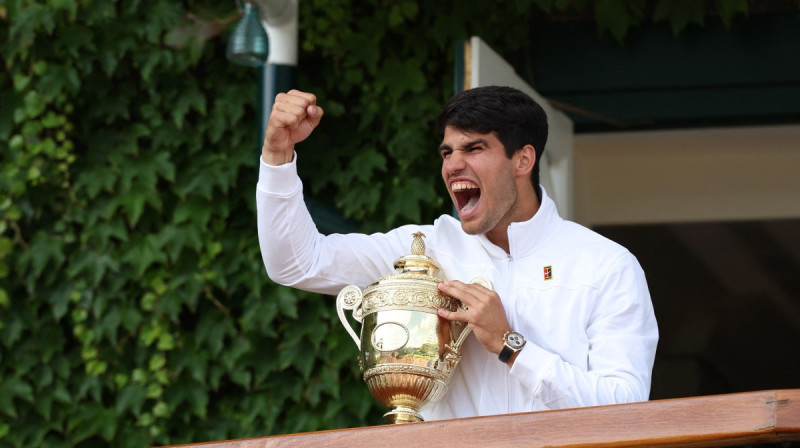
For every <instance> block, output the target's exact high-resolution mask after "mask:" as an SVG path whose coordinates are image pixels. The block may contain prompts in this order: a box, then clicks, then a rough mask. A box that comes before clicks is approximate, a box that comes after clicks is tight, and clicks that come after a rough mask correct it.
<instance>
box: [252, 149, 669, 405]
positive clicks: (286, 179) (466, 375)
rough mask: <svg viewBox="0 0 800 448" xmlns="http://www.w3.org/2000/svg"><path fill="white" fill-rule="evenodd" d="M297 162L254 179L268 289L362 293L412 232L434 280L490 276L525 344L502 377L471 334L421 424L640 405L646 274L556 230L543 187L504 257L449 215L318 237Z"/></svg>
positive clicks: (648, 342) (644, 392)
mask: <svg viewBox="0 0 800 448" xmlns="http://www.w3.org/2000/svg"><path fill="white" fill-rule="evenodd" d="M259 160H260V159H259ZM296 160H297V155H295V161H294V162H292V163H290V164H286V165H281V166H277V167H274V166H269V165H266V164H265V163H263V161H262V162H261V168H260V172H259V181H258V186H257V193H256V199H257V206H258V236H259V242H260V245H261V253H262V256H263V258H264V265H265V267H266V270H267V273H268V275H269V277H270V278H271V279H272V280H273V281H275V282H277V283H280V284H283V285H288V286H293V287H296V288H300V289H304V290H308V291H313V292H318V293H322V294H330V295H336V294H338V292H339V291H340V290H341V289H342V288H343V287H344V286H347V285H349V284H355V285H358V286H360V287H362V288H364V287H366V286H367V285H369V284H370V283H372V282H374V281H375V280H377V279H378V278H379V277H382V276H385V275H389V274H393V273H395V270H394V268H393V263H394V261H395V260H396V259H398V258H399V257H401V256H403V255H406V254H408V253H409V252H410V249H411V241H412V240H413V237H412V233H414V232H417V231H421V232H423V233H424V234H425V235H426V238H425V244H426V247H427V251H426V254H427V255H429V256H430V257H433V258H435V259H436V260H438V261H439V263H440V264H441V265H442V271H441V272H439V273H438V274H437V277H440V278H443V279H448V280H461V281H464V282H469V281H470V280H472V279H473V278H475V277H477V276H483V277H486V278H488V279H489V280H490V281H491V282H492V285H493V286H494V289H495V291H497V293H498V294H499V295H500V297H501V299H502V301H503V305H504V307H505V311H506V316H507V318H508V322H509V325H510V326H511V328H513V329H514V330H516V331H518V332H519V333H521V334H522V335H523V336H525V338H526V339H527V344H526V345H525V347H524V348H523V349H522V351H521V352H520V354H519V355H518V356H517V358H516V360H515V362H514V365H513V367H512V368H509V367H508V366H507V365H506V364H504V363H502V362H500V361H499V360H498V359H497V355H496V354H493V353H490V352H488V351H487V350H486V349H484V348H483V346H482V345H481V344H480V343H479V342H478V341H477V340H476V339H475V338H474V336H470V337H469V338H468V340H467V342H466V344H465V347H464V355H463V357H462V359H461V362H460V364H459V366H458V368H457V370H456V372H455V373H454V375H453V377H452V382H451V385H450V391H449V392H448V393H447V394H446V395H445V397H444V398H443V399H442V400H441V401H440V402H439V403H437V404H435V405H432V406H428V407H427V408H425V409H423V410H422V414H423V416H424V417H425V419H426V420H435V419H449V418H460V417H471V416H477V415H492V414H504V413H514V412H528V411H538V410H545V409H559V408H569V407H579V406H595V405H604V404H616V403H628V402H634V401H645V400H647V399H648V396H649V393H650V379H651V372H652V369H653V361H654V358H655V351H656V344H657V342H658V328H657V325H656V320H655V315H654V312H653V306H652V303H651V300H650V294H649V292H648V289H647V283H646V281H645V277H644V273H643V271H642V269H641V267H640V266H639V263H638V262H637V260H636V258H635V257H634V256H633V255H632V254H631V253H630V252H628V250H626V249H625V248H624V247H622V246H620V245H618V244H616V243H614V242H612V241H610V240H608V239H606V238H605V237H603V236H600V235H598V234H596V233H594V232H592V231H591V230H589V229H586V228H585V227H582V226H580V225H578V224H575V223H572V222H569V221H565V220H563V219H562V218H561V217H560V216H559V215H558V212H557V210H556V207H555V203H554V202H553V201H552V200H551V199H550V198H549V197H547V195H546V192H544V189H543V190H542V191H543V192H544V194H543V198H542V204H541V207H540V208H539V211H538V212H537V213H536V215H535V216H534V217H533V218H532V219H530V220H529V221H526V222H519V223H513V224H511V226H510V227H509V229H508V236H509V248H510V254H507V253H506V252H505V251H504V250H503V249H501V248H499V247H497V246H495V245H494V244H492V243H491V242H490V241H489V240H488V239H487V238H486V237H485V236H484V235H477V236H476V235H468V234H466V233H464V232H463V231H462V230H461V225H460V223H459V222H458V221H457V220H456V219H454V218H453V217H450V216H447V215H443V216H441V217H440V218H439V219H437V220H436V221H435V222H434V223H433V225H407V226H402V227H399V228H397V229H394V230H392V231H389V232H387V233H377V234H373V235H364V234H348V235H338V234H334V235H329V236H324V235H322V234H320V233H319V232H318V231H317V229H316V226H315V225H314V223H313V221H312V219H311V216H310V214H309V212H308V210H307V209H306V207H305V204H304V202H303V195H302V183H301V181H300V179H299V177H298V176H297V171H296ZM545 267H550V273H551V276H550V278H549V279H546V276H545V273H544V272H545ZM332 306H333V304H332ZM353 351H354V356H355V353H356V351H357V349H356V347H355V345H354V346H353Z"/></svg>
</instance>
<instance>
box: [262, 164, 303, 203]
mask: <svg viewBox="0 0 800 448" xmlns="http://www.w3.org/2000/svg"><path fill="white" fill-rule="evenodd" d="M258 163H259V169H258V186H257V188H258V190H259V191H261V192H262V193H265V194H268V195H270V196H290V195H293V194H295V193H296V192H297V191H298V190H302V189H303V184H302V182H301V181H300V177H299V176H298V175H297V153H294V156H293V157H292V161H291V162H289V163H285V164H283V165H277V166H274V165H269V164H267V163H265V162H264V160H263V159H262V158H261V156H260V155H259V156H258Z"/></svg>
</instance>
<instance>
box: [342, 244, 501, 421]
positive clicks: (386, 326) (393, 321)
mask: <svg viewBox="0 0 800 448" xmlns="http://www.w3.org/2000/svg"><path fill="white" fill-rule="evenodd" d="M424 236H425V235H423V234H422V233H419V232H418V233H415V234H414V241H413V242H412V244H411V254H410V255H406V256H404V257H401V258H399V259H398V260H396V261H395V262H394V267H395V269H401V270H402V271H401V272H400V273H397V274H395V275H389V276H386V277H381V278H380V279H378V281H376V282H375V283H373V284H371V285H369V286H367V287H366V288H365V289H364V291H363V293H362V291H361V288H359V287H358V286H355V285H349V286H346V287H345V288H344V289H342V290H341V291H340V292H339V295H338V296H337V297H336V311H337V312H338V313H339V319H340V320H341V321H342V324H343V325H344V327H345V328H346V329H347V332H348V333H350V336H351V337H352V338H353V341H355V343H356V346H358V349H359V352H360V354H359V357H358V364H359V367H360V368H361V372H362V373H363V374H364V381H365V382H366V383H367V387H368V388H369V391H370V393H371V394H372V396H373V397H374V398H375V399H376V400H377V401H378V402H380V403H381V404H383V405H384V406H386V407H389V408H391V409H392V410H391V411H389V412H388V413H386V414H385V415H384V418H385V419H386V420H387V421H388V422H390V423H409V422H419V421H422V420H423V419H422V416H421V415H420V414H419V410H420V408H421V407H422V406H424V405H426V404H429V403H435V402H437V401H439V400H440V399H441V398H442V397H443V396H444V394H445V393H446V392H447V389H448V388H449V386H450V377H451V376H452V374H453V372H454V371H455V368H456V366H457V365H458V361H459V360H460V359H461V347H462V345H463V343H464V341H465V340H466V338H467V336H469V334H470V333H471V332H472V328H471V327H470V326H469V325H468V324H465V323H463V322H457V321H448V320H446V319H442V318H441V317H439V316H438V315H437V314H436V311H437V310H438V309H439V308H445V309H448V310H450V311H457V310H464V309H465V308H464V307H463V305H462V304H461V302H460V301H458V300H456V299H454V298H452V297H448V296H446V295H444V294H442V293H440V292H439V290H438V288H437V286H436V285H437V284H439V283H441V282H442V280H441V279H438V278H436V277H434V276H433V275H434V274H435V273H436V271H438V270H439V269H440V268H441V267H440V266H439V263H438V262H436V260H434V259H433V258H431V257H428V256H426V255H425V243H424V242H423V240H422V238H423V237H424ZM472 283H477V284H480V285H483V286H485V287H487V288H489V289H491V283H490V282H489V281H488V280H486V279H484V278H481V277H479V278H477V279H474V280H472ZM345 310H350V311H351V313H352V316H353V318H354V319H355V320H357V321H358V322H361V338H358V337H357V336H356V332H355V331H354V330H353V328H352V327H351V326H350V323H349V322H348V321H347V318H346V317H345V314H344V311H345Z"/></svg>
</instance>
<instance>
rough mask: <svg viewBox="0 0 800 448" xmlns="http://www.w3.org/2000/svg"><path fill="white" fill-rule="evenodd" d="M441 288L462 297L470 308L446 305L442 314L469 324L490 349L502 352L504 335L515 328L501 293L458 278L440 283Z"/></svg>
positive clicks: (458, 297) (495, 352)
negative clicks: (449, 309)
mask: <svg viewBox="0 0 800 448" xmlns="http://www.w3.org/2000/svg"><path fill="white" fill-rule="evenodd" d="M439 291H440V292H441V293H443V294H445V295H448V296H450V297H452V298H454V299H458V300H460V301H461V303H463V304H464V306H466V307H467V308H468V309H467V310H466V311H448V310H446V309H443V308H442V309H439V316H440V317H443V318H445V319H447V320H459V321H462V322H467V323H469V324H470V325H472V332H473V333H475V337H476V338H477V339H478V341H479V342H480V343H481V344H483V346H484V347H485V348H486V350H489V352H491V353H494V354H499V353H500V351H501V350H502V349H503V335H504V334H505V333H506V332H507V331H510V330H511V327H510V326H509V325H508V319H506V312H505V309H504V308H503V302H502V301H500V296H499V295H497V293H496V292H494V291H492V290H491V289H487V288H485V287H483V286H481V285H478V284H475V283H469V284H467V283H462V282H460V281H458V280H452V281H447V282H443V283H439Z"/></svg>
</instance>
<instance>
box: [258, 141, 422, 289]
mask: <svg viewBox="0 0 800 448" xmlns="http://www.w3.org/2000/svg"><path fill="white" fill-rule="evenodd" d="M296 162H297V154H295V157H294V160H293V161H292V162H291V163H288V164H285V165H280V166H271V165H267V164H266V163H264V162H263V161H262V160H261V158H260V157H259V163H260V168H259V178H258V184H257V186H256V209H257V214H258V240H259V245H260V248H261V256H262V258H263V261H264V267H265V268H266V271H267V275H268V276H269V278H270V279H272V280H273V281H274V282H276V283H279V284H282V285H286V286H291V287H295V288H298V289H303V290H306V291H311V292H317V293H321V294H332V295H335V294H338V292H339V291H340V290H341V289H342V288H343V287H344V286H347V285H348V284H355V285H358V286H361V287H364V286H366V285H368V284H370V283H371V282H373V281H375V280H376V279H377V278H379V277H380V276H383V275H386V274H388V273H391V272H393V263H394V260H395V259H396V258H397V257H398V254H400V255H402V241H403V238H402V235H403V233H404V232H403V231H402V230H395V231H392V232H389V233H387V234H380V233H379V234H373V235H363V234H347V235H341V234H333V235H328V236H326V235H322V234H321V233H320V232H319V231H318V230H317V227H316V225H315V224H314V221H313V219H312V217H311V215H310V213H309V211H308V208H307V207H306V205H305V203H304V201H303V185H302V182H301V181H300V178H299V177H298V175H297V165H296ZM408 241H409V243H408V244H407V245H409V244H410V241H411V239H410V237H408ZM409 247H410V246H409ZM406 250H407V249H406Z"/></svg>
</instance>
